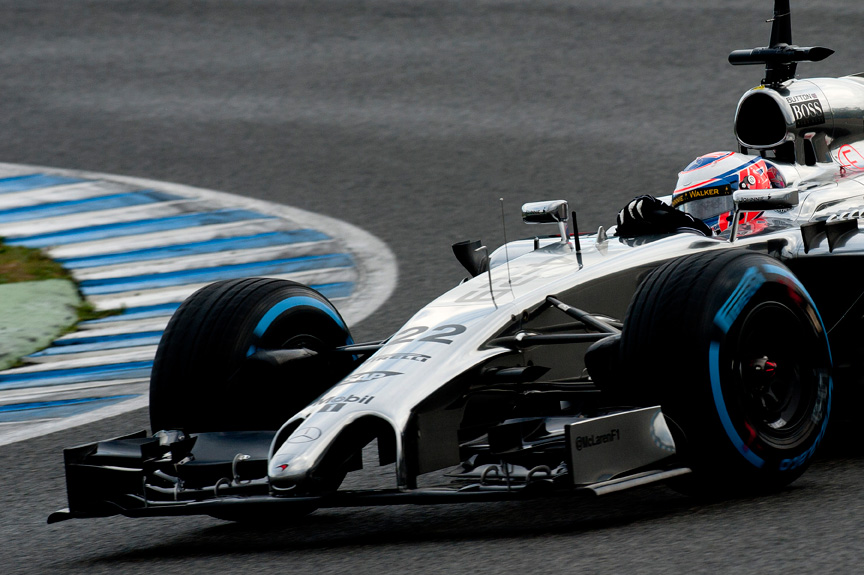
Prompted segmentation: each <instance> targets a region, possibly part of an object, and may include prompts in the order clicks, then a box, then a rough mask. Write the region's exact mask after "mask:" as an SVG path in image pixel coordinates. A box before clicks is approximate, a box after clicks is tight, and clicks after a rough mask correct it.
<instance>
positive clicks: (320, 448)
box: [267, 425, 328, 490]
mask: <svg viewBox="0 0 864 575" xmlns="http://www.w3.org/2000/svg"><path fill="white" fill-rule="evenodd" d="M322 435H323V432H322V431H321V429H320V428H318V427H313V426H309V425H307V426H301V427H300V428H298V429H297V430H295V431H294V433H292V434H291V436H290V437H289V438H288V439H287V440H285V443H283V444H282V446H281V447H279V449H278V450H277V451H276V453H274V454H273V455H272V457H271V458H270V462H269V463H268V468H267V473H268V476H269V479H270V485H271V487H273V488H274V489H275V490H279V489H293V488H295V487H296V486H297V485H299V484H302V483H303V482H304V481H305V480H306V478H307V477H309V475H310V473H311V470H312V469H314V468H315V467H316V465H317V464H318V463H319V462H320V460H321V457H322V456H323V454H324V453H325V452H326V446H327V445H328V442H327V441H325V438H323V437H322Z"/></svg>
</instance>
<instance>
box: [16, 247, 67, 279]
mask: <svg viewBox="0 0 864 575" xmlns="http://www.w3.org/2000/svg"><path fill="white" fill-rule="evenodd" d="M52 279H70V280H71V279H72V278H71V276H70V275H69V272H67V271H66V270H65V269H63V266H61V265H60V264H58V263H57V262H55V261H54V260H52V259H51V258H49V257H47V256H46V255H45V254H43V253H42V252H41V251H40V250H34V249H32V248H25V247H22V246H7V245H6V244H4V243H2V241H0V284H7V283H16V282H29V281H38V280H52Z"/></svg>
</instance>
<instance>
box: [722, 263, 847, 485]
mask: <svg viewBox="0 0 864 575" xmlns="http://www.w3.org/2000/svg"><path fill="white" fill-rule="evenodd" d="M762 271H764V272H766V273H768V274H771V275H776V276H780V277H783V278H784V279H786V280H789V281H790V282H791V283H793V284H794V285H795V286H796V287H797V288H798V289H799V290H800V291H801V293H802V295H803V296H804V298H805V299H806V301H807V303H808V305H809V306H810V308H811V309H812V310H814V311H815V313H816V317H817V319H818V320H819V328H820V330H821V333H823V334H824V333H825V325H824V324H823V323H822V317H821V316H820V315H819V310H818V309H816V305H815V304H814V303H813V299H812V298H811V297H810V294H809V293H808V292H807V290H806V289H805V288H804V286H803V285H802V284H801V282H800V281H798V279H797V278H796V277H795V276H793V275H791V274H790V273H788V272H787V271H786V270H784V269H783V268H781V267H779V266H774V265H769V264H760V265H759V266H758V267H751V268H749V269H748V270H747V271H746V272H745V273H744V276H743V277H742V278H741V281H740V282H738V285H737V286H736V288H735V290H734V291H733V292H732V294H731V295H730V296H729V298H728V299H727V300H726V302H724V303H723V305H722V306H720V309H719V310H718V311H717V314H716V315H715V317H714V325H716V326H717V327H718V328H719V329H720V332H721V335H722V336H725V335H726V333H727V332H728V331H729V328H731V327H732V324H733V323H734V322H735V320H736V319H737V318H738V316H739V315H740V313H741V311H743V309H744V308H745V307H746V306H747V304H748V303H749V302H750V300H751V299H752V298H753V296H754V295H755V294H756V292H757V291H758V290H759V288H760V287H761V286H762V285H763V284H764V283H765V282H766V281H767V279H766V278H765V275H763V273H761V272H762ZM826 347H827V346H826ZM828 358H829V361H831V363H832V364H833V361H832V359H831V349H830V347H828ZM708 370H709V375H710V378H711V392H712V395H713V397H714V405H715V407H716V409H717V415H718V416H719V417H720V422H721V424H722V425H723V429H724V431H725V432H726V435H727V436H728V437H729V440H730V441H731V442H732V445H734V446H735V448H736V449H737V450H738V452H739V453H740V454H741V455H742V456H743V457H744V459H746V460H747V461H748V462H750V463H751V464H752V465H753V466H754V467H756V468H759V469H761V468H762V467H764V466H765V460H764V459H762V458H761V457H759V456H758V455H756V454H755V453H753V451H752V450H751V449H750V448H749V447H748V446H747V444H746V443H744V440H742V439H741V436H740V435H739V434H738V431H737V430H736V429H735V426H734V425H733V424H732V418H731V417H730V416H729V411H728V410H727V409H726V401H725V399H724V398H723V390H722V388H721V385H720V342H719V341H716V340H714V339H712V341H711V345H710V346H709V348H708ZM833 389H834V382H833V380H832V378H831V376H830V375H829V376H828V393H827V401H828V409H827V410H826V413H825V417H824V419H823V421H822V429H820V431H819V435H818V436H817V437H816V440H815V441H814V442H813V445H811V446H810V447H809V448H808V449H807V450H806V451H805V452H804V453H802V454H801V455H799V456H798V457H797V458H795V460H788V459H784V460H783V461H782V462H781V463H780V469H781V470H788V469H794V468H795V467H798V466H799V465H801V464H803V463H804V462H805V461H807V460H808V459H810V457H811V456H812V455H813V453H814V452H815V450H816V447H817V446H818V445H819V443H820V442H821V441H822V437H823V436H824V435H825V430H826V429H827V427H828V419H829V416H830V414H831V396H832V395H833Z"/></svg>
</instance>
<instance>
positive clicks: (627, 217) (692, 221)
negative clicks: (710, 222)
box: [617, 196, 712, 238]
mask: <svg viewBox="0 0 864 575" xmlns="http://www.w3.org/2000/svg"><path fill="white" fill-rule="evenodd" d="M681 231H696V232H699V233H700V234H702V235H705V236H709V237H710V236H711V235H712V233H711V228H709V227H708V226H707V225H705V222H703V221H702V220H697V219H696V218H694V217H693V216H691V215H690V214H685V213H684V212H679V211H678V210H676V209H674V208H673V207H672V206H670V205H668V204H665V203H663V202H661V201H660V200H658V199H657V198H655V197H653V196H639V197H637V198H633V199H632V200H631V201H630V203H629V204H627V205H626V206H624V209H623V210H621V211H620V212H618V232H617V233H618V235H619V236H621V237H625V238H635V237H636V236H647V235H662V234H674V233H677V232H681Z"/></svg>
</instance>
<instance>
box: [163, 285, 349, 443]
mask: <svg viewBox="0 0 864 575" xmlns="http://www.w3.org/2000/svg"><path fill="white" fill-rule="evenodd" d="M349 343H352V339H351V334H350V333H349V331H348V328H347V327H346V325H345V321H344V320H343V319H342V317H341V316H340V315H339V313H338V312H337V311H336V309H335V308H334V307H333V305H332V304H331V303H330V302H329V301H328V300H327V298H325V297H324V296H323V295H321V294H320V293H318V292H317V291H315V290H313V289H311V288H309V287H306V286H303V285H300V284H298V283H295V282H291V281H287V280H278V279H264V278H250V279H240V280H228V281H222V282H217V283H214V284H211V285H209V286H206V287H204V288H202V289H200V290H198V291H197V292H195V293H194V294H192V295H191V296H190V297H189V298H188V299H187V300H186V301H185V302H183V304H182V305H181V306H180V308H179V309H178V310H177V311H176V312H175V314H174V316H173V317H172V318H171V321H170V322H169V323H168V327H167V328H166V329H165V333H164V334H163V336H162V340H161V342H160V343H159V348H158V350H157V352H156V358H155V361H154V364H153V371H152V374H151V378H150V422H151V426H152V428H153V431H154V432H155V431H157V430H160V429H182V430H184V431H186V432H188V433H194V432H202V431H229V430H276V429H278V428H279V427H280V426H281V425H282V423H284V422H285V421H286V420H287V419H288V418H290V417H291V416H293V415H294V414H295V413H296V412H297V411H299V410H300V409H302V408H303V407H305V406H306V405H308V404H309V403H311V402H312V401H313V400H314V399H315V398H316V397H318V396H319V395H321V394H322V393H324V392H325V391H326V390H327V389H329V388H330V387H331V386H332V385H334V384H335V383H336V382H337V381H339V380H340V379H341V378H342V377H344V376H345V375H346V374H347V373H348V372H349V371H350V370H351V369H352V366H353V359H352V358H351V356H347V357H343V356H338V357H335V358H334V357H326V358H324V357H322V356H320V355H319V356H317V357H314V358H310V359H302V360H296V361H293V362H289V364H288V365H287V366H286V367H283V368H280V369H277V368H274V367H271V366H269V365H267V364H265V363H263V362H253V361H248V360H247V357H248V356H249V355H251V354H252V353H254V352H255V351H256V350H259V349H290V348H301V347H302V348H308V349H312V350H313V351H316V352H319V353H320V352H327V351H328V350H332V349H334V348H336V347H338V346H341V345H345V344H349Z"/></svg>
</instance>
